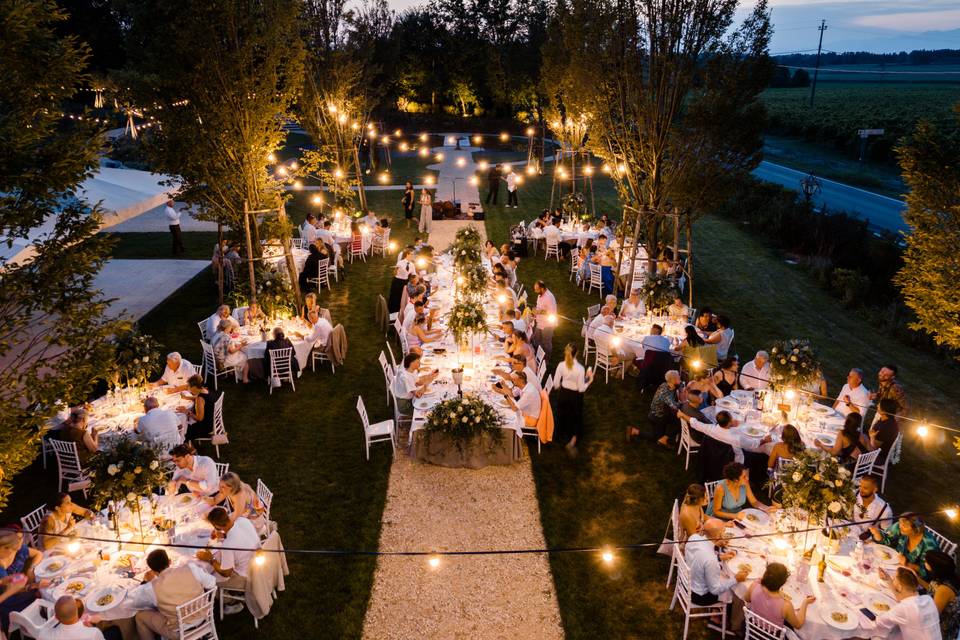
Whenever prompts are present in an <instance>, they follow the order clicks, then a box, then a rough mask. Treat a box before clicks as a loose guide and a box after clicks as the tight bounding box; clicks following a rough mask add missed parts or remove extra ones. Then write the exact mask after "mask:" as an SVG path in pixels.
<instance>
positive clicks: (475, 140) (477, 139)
mask: <svg viewBox="0 0 960 640" xmlns="http://www.w3.org/2000/svg"><path fill="white" fill-rule="evenodd" d="M481 142H483V136H473V144H475V145H479V144H480V143H481Z"/></svg>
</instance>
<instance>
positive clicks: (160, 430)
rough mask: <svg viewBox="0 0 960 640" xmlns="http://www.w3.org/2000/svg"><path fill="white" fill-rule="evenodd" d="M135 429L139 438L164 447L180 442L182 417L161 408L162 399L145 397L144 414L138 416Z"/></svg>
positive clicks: (147, 442) (167, 447) (173, 445)
mask: <svg viewBox="0 0 960 640" xmlns="http://www.w3.org/2000/svg"><path fill="white" fill-rule="evenodd" d="M195 377H197V378H199V377H200V376H195ZM191 379H192V378H191ZM179 408H180V407H178V409H179ZM133 430H134V432H135V433H136V434H137V440H139V441H140V442H144V443H146V444H156V445H160V446H161V447H163V448H164V449H170V448H171V447H175V446H177V445H178V444H180V419H179V418H178V417H177V414H176V413H175V412H173V411H170V410H169V409H161V408H160V401H159V400H157V399H156V398H154V397H153V396H149V397H147V398H145V399H144V401H143V415H142V416H140V417H139V418H137V420H136V424H135V425H134V427H133Z"/></svg>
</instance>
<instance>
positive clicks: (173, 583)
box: [127, 549, 217, 640]
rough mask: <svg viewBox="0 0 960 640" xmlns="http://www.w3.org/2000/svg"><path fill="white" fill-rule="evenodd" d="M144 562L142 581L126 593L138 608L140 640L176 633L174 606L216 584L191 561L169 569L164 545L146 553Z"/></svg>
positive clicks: (137, 619) (149, 639)
mask: <svg viewBox="0 0 960 640" xmlns="http://www.w3.org/2000/svg"><path fill="white" fill-rule="evenodd" d="M147 566H148V567H149V568H150V570H149V571H148V572H147V573H146V575H145V576H144V579H145V582H144V583H143V584H141V585H140V586H139V587H136V588H135V589H133V590H131V591H130V592H128V594H127V599H128V601H129V603H130V606H131V607H132V608H134V609H137V616H136V625H137V635H138V636H139V637H140V640H154V638H156V636H157V635H160V636H162V637H164V638H173V637H176V636H177V607H178V606H180V605H182V604H185V603H187V602H189V601H190V600H193V599H194V598H196V597H198V596H200V595H201V594H202V593H203V592H204V591H207V590H209V589H214V588H216V586H217V580H216V578H214V577H213V575H211V574H209V573H207V572H206V571H204V570H203V569H202V568H201V567H200V566H199V565H197V564H196V563H193V562H188V563H186V564H184V565H181V566H179V567H174V568H172V569H171V568H170V556H168V555H167V552H166V551H165V550H163V549H154V550H153V551H151V552H150V553H149V555H147Z"/></svg>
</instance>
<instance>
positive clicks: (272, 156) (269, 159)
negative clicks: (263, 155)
mask: <svg viewBox="0 0 960 640" xmlns="http://www.w3.org/2000/svg"><path fill="white" fill-rule="evenodd" d="M276 161H277V154H275V153H268V154H267V162H269V163H270V164H273V163H275V162H276Z"/></svg>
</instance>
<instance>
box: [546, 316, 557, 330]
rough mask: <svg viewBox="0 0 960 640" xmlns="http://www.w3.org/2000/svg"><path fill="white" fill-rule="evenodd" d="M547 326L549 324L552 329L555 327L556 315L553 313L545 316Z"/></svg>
mask: <svg viewBox="0 0 960 640" xmlns="http://www.w3.org/2000/svg"><path fill="white" fill-rule="evenodd" d="M547 324H550V325H552V326H554V327H555V326H557V314H555V313H549V314H547Z"/></svg>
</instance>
